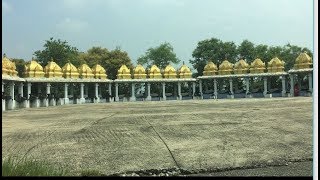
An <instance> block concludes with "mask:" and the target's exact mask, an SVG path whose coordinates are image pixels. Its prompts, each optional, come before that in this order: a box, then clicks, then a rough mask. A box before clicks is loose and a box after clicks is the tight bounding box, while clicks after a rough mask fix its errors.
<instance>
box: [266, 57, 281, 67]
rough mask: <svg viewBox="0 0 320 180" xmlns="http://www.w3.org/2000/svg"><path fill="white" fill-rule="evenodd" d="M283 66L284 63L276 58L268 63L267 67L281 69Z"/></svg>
mask: <svg viewBox="0 0 320 180" xmlns="http://www.w3.org/2000/svg"><path fill="white" fill-rule="evenodd" d="M283 66H284V61H281V60H280V59H279V58H278V57H275V58H273V59H271V61H269V62H268V67H283Z"/></svg>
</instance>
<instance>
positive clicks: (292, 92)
mask: <svg viewBox="0 0 320 180" xmlns="http://www.w3.org/2000/svg"><path fill="white" fill-rule="evenodd" d="M293 78H294V75H293V74H290V94H291V96H292V97H293V96H294V79H293Z"/></svg>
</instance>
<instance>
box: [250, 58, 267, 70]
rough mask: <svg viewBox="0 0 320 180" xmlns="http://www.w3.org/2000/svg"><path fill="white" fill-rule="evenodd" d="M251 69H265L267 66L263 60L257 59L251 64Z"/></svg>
mask: <svg viewBox="0 0 320 180" xmlns="http://www.w3.org/2000/svg"><path fill="white" fill-rule="evenodd" d="M250 67H252V68H265V67H266V65H265V63H264V62H262V60H261V59H259V58H257V59H255V60H254V61H253V62H252V63H251V65H250Z"/></svg>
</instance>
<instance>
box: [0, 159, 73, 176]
mask: <svg viewBox="0 0 320 180" xmlns="http://www.w3.org/2000/svg"><path fill="white" fill-rule="evenodd" d="M66 175H67V172H66V171H65V170H64V169H60V168H55V167H53V166H51V165H49V164H48V163H47V162H44V161H37V160H28V159H25V158H24V159H14V158H12V157H9V158H5V159H2V176H66Z"/></svg>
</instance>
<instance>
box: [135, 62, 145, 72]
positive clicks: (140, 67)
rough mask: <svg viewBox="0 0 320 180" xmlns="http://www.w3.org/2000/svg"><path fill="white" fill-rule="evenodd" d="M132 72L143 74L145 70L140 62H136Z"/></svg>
mask: <svg viewBox="0 0 320 180" xmlns="http://www.w3.org/2000/svg"><path fill="white" fill-rule="evenodd" d="M133 72H134V74H141V73H142V74H145V73H146V70H145V69H144V67H143V66H142V65H141V64H138V65H137V66H136V67H135V68H134V70H133Z"/></svg>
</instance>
